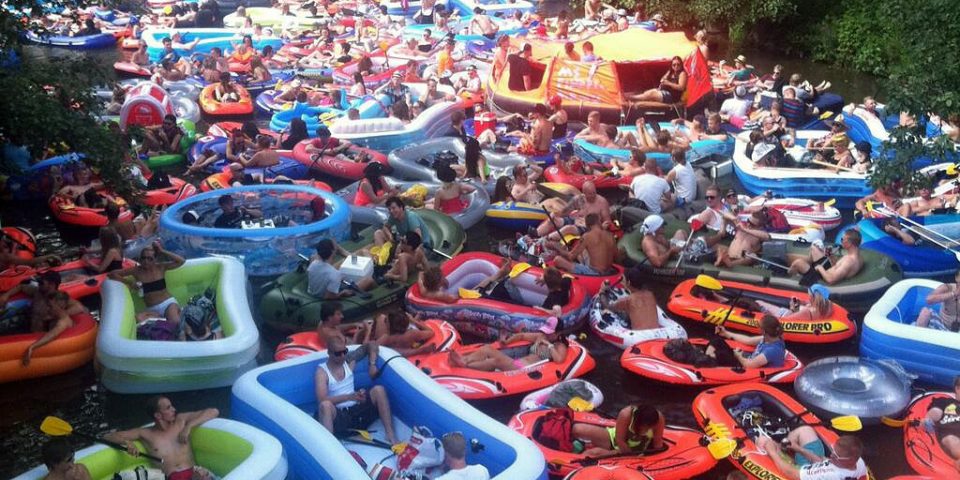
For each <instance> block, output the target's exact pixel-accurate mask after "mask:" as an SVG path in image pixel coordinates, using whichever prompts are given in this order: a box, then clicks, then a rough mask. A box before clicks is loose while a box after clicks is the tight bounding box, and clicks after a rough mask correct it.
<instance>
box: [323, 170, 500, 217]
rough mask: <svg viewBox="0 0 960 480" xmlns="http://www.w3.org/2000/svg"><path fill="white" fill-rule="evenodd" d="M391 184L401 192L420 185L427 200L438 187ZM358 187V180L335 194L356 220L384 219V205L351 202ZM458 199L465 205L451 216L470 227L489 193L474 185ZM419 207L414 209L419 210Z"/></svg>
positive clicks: (484, 208) (483, 209) (485, 205)
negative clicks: (347, 205)
mask: <svg viewBox="0 0 960 480" xmlns="http://www.w3.org/2000/svg"><path fill="white" fill-rule="evenodd" d="M387 182H389V183H390V184H391V185H393V186H395V187H397V188H399V189H400V191H401V192H406V191H407V190H408V189H410V188H411V187H414V186H417V185H419V186H422V187H426V189H427V192H428V193H427V200H428V201H429V200H432V199H433V195H434V193H436V191H437V189H439V188H440V183H425V182H415V181H414V182H401V181H396V180H392V181H391V180H387ZM359 188H360V182H356V183H351V184H350V185H347V186H346V187H343V188H341V189H340V190H338V191H337V195H338V196H339V197H340V198H342V199H343V200H344V201H345V202H347V204H349V205H350V214H351V215H352V216H353V218H354V219H357V220H358V221H363V219H374V218H381V219H384V220H386V218H387V217H388V216H389V215H390V214H389V212H388V211H387V207H386V206H374V205H370V206H364V207H361V206H358V205H355V204H354V203H353V200H354V197H356V195H357V190H358V189H359ZM460 199H461V200H463V201H466V202H467V205H466V206H465V207H464V208H463V210H461V211H459V212H456V213H450V214H448V215H450V216H451V217H453V219H454V220H456V221H457V223H459V224H460V225H461V226H462V227H463V228H470V227H472V226H474V225H476V224H477V223H479V222H480V220H482V219H483V216H484V214H485V213H486V211H487V208H488V207H490V195H488V194H487V191H486V190H484V189H483V188H479V187H475V188H474V190H473V192H472V193H468V194H466V195H461V196H460ZM419 210H421V209H415V210H414V211H419Z"/></svg>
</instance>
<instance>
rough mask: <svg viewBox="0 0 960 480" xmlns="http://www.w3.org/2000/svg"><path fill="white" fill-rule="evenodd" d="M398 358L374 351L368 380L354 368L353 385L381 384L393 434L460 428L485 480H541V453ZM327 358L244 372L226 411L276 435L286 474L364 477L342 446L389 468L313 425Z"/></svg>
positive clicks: (373, 453)
mask: <svg viewBox="0 0 960 480" xmlns="http://www.w3.org/2000/svg"><path fill="white" fill-rule="evenodd" d="M348 348H356V347H348ZM397 356H398V354H397V353H396V352H394V351H392V350H390V349H388V348H381V349H380V356H379V359H378V360H377V364H378V366H379V369H380V371H381V372H383V373H382V375H381V376H380V377H379V378H377V379H376V380H375V381H371V379H370V377H369V375H368V373H367V369H366V368H358V369H357V370H356V372H355V374H354V385H355V386H356V388H366V389H368V390H369V389H370V387H372V386H373V385H374V384H376V385H383V387H384V388H385V389H386V390H387V392H388V394H389V396H390V409H391V411H392V413H393V417H394V428H395V429H396V431H397V436H398V437H399V438H401V439H406V438H407V437H408V436H409V434H410V431H411V428H412V426H415V425H416V426H425V427H427V428H429V429H430V431H432V432H434V433H435V434H436V435H438V436H439V435H442V434H443V433H446V432H454V431H459V432H462V433H463V435H464V437H465V438H466V439H467V441H468V445H477V447H476V448H469V449H468V450H467V458H466V460H467V463H469V464H482V465H483V466H485V467H487V469H488V470H489V471H490V474H491V477H492V478H494V479H496V480H534V479H538V480H546V478H547V467H546V466H545V463H544V459H543V455H542V454H541V453H540V451H538V450H537V448H536V447H535V446H534V445H533V444H531V443H530V442H528V441H526V439H524V438H523V437H522V436H520V435H517V434H516V433H514V432H513V431H511V430H510V429H509V428H507V427H506V426H505V425H503V424H501V423H499V422H497V421H496V420H494V419H492V418H490V417H488V416H487V415H485V414H484V413H483V412H481V411H479V410H477V409H475V408H474V407H472V406H471V405H469V404H467V403H466V402H465V401H463V400H461V399H459V398H457V397H456V396H455V395H454V394H452V393H450V392H449V391H447V390H446V389H444V388H443V387H441V386H440V385H438V384H437V383H436V382H434V381H433V380H431V379H430V378H429V377H427V376H426V375H424V374H423V372H421V371H420V370H419V369H418V368H417V367H415V366H413V365H412V364H411V363H410V362H407V361H405V360H401V359H398V360H395V361H391V360H392V359H393V358H394V357H397ZM326 360H327V356H326V354H325V353H320V352H318V353H313V354H310V355H304V356H302V357H298V358H295V359H290V360H286V361H283V362H278V363H273V364H271V365H266V366H263V367H260V368H257V369H256V370H253V371H251V372H248V373H247V374H245V375H244V376H242V377H240V379H239V380H237V382H236V383H235V384H234V385H233V389H232V396H231V406H230V413H231V415H233V416H234V417H235V418H237V419H238V420H240V421H242V422H245V423H249V424H251V425H253V426H255V427H257V428H260V429H262V430H264V431H266V432H267V433H269V434H271V435H274V436H275V437H277V438H278V439H279V440H280V442H281V443H282V444H283V448H284V452H285V454H286V457H287V461H288V462H289V464H290V475H291V477H292V478H301V479H308V478H309V479H315V480H365V479H367V480H368V479H369V478H370V477H369V476H368V475H367V472H366V471H365V470H364V469H363V468H362V467H361V466H360V465H359V464H358V463H357V462H355V461H352V460H351V454H350V452H349V451H353V452H356V453H357V454H358V455H359V456H361V457H362V458H364V460H365V461H366V462H367V463H368V464H369V465H374V464H375V463H381V464H383V465H385V466H387V467H390V468H396V467H395V465H396V456H395V455H392V454H391V452H390V451H389V450H388V449H384V448H380V447H375V446H372V445H361V444H358V443H357V442H349V443H346V444H342V443H341V441H340V440H338V439H337V438H335V437H334V436H333V435H332V434H331V433H330V432H329V431H327V430H326V429H325V428H323V425H321V424H320V423H318V422H317V420H316V416H315V414H316V411H317V398H316V393H315V391H316V389H315V384H314V373H315V372H316V370H317V368H318V365H319V364H320V363H322V362H326ZM386 362H390V363H389V364H387V363H386ZM368 430H370V431H371V432H372V433H374V435H375V437H374V438H378V439H381V440H382V439H383V436H382V431H383V425H382V424H381V423H380V422H379V421H377V422H375V423H374V424H373V425H371V426H370V427H369V428H368ZM481 445H482V448H480V446H481ZM348 450H349V451H348Z"/></svg>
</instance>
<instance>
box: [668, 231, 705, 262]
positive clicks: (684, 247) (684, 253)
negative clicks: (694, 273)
mask: <svg viewBox="0 0 960 480" xmlns="http://www.w3.org/2000/svg"><path fill="white" fill-rule="evenodd" d="M701 228H703V222H701V221H700V219H699V218H694V219H693V221H692V222H690V235H687V241H686V242H684V243H683V250H680V257H679V258H677V263H676V265H674V266H673V271H674V272H676V271H677V269H679V268H680V264H681V263H683V257H684V255H686V254H687V247H688V246H689V244H690V239H691V238H693V234H694V233H697V231H699V230H700V229H701Z"/></svg>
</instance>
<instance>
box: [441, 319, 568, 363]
mask: <svg viewBox="0 0 960 480" xmlns="http://www.w3.org/2000/svg"><path fill="white" fill-rule="evenodd" d="M557 323H558V320H557V317H550V318H549V319H547V323H546V324H545V325H544V326H542V327H540V331H539V332H529V333H515V334H513V335H511V336H509V337H507V339H506V340H501V341H500V342H497V343H499V345H497V346H495V345H496V343H494V344H488V345H484V346H483V347H480V349H479V350H477V351H474V352H470V353H468V354H466V355H460V354H459V353H457V352H456V351H453V350H451V351H450V359H449V361H450V365H451V366H453V367H457V368H470V369H473V370H480V371H483V372H492V371H501V372H506V371H510V370H520V369H523V368H526V367H529V366H531V365H535V364H539V363H541V362H554V363H563V361H564V360H566V358H567V351H568V343H567V339H566V338H565V337H564V336H563V335H560V334H559V333H557V330H556V329H557ZM520 341H526V342H530V347H529V350H528V351H527V354H526V355H524V356H522V357H520V358H513V357H511V356H509V355H507V354H506V353H503V352H502V351H500V349H499V348H498V347H500V348H502V347H504V346H505V345H508V344H510V343H512V342H520Z"/></svg>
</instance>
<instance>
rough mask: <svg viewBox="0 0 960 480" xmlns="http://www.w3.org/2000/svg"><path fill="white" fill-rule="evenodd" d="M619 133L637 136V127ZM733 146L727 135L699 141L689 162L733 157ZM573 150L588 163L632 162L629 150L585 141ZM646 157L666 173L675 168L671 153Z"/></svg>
mask: <svg viewBox="0 0 960 480" xmlns="http://www.w3.org/2000/svg"><path fill="white" fill-rule="evenodd" d="M659 127H660V129H661V130H667V131H670V132H675V131H677V130H678V129H679V130H681V131H686V127H679V128H678V127H677V126H676V125H674V124H672V123H670V122H660V124H659ZM617 131H618V132H630V133H633V134H636V131H637V127H636V126H635V125H633V126H622V127H617ZM647 131H648V132H649V133H650V136H651V137H652V136H655V135H656V131H655V130H654V129H653V127H652V126H650V125H647ZM733 145H734V140H733V136H732V135H727V138H726V140H697V141H695V142H693V143H691V144H690V149H689V150H687V153H686V158H687V162H688V163H690V164H691V165H694V166H696V164H697V163H698V162H700V161H703V160H706V159H709V158H713V157H725V158H726V157H730V156H731V155H733ZM573 148H574V152H576V154H577V155H579V156H580V157H581V158H583V159H584V160H587V161H593V162H601V163H610V161H611V160H619V161H623V162H629V161H630V150H628V149H623V148H604V147H600V146H597V145H594V144H592V143H590V142H588V141H586V140H583V139H577V140H574V141H573ZM645 155H646V156H647V158H653V159H656V161H657V165H659V166H660V168H661V169H662V170H663V171H664V172H668V171H670V169H672V168H673V161H672V160H671V159H670V154H669V153H659V152H647V153H646V154H645Z"/></svg>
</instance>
